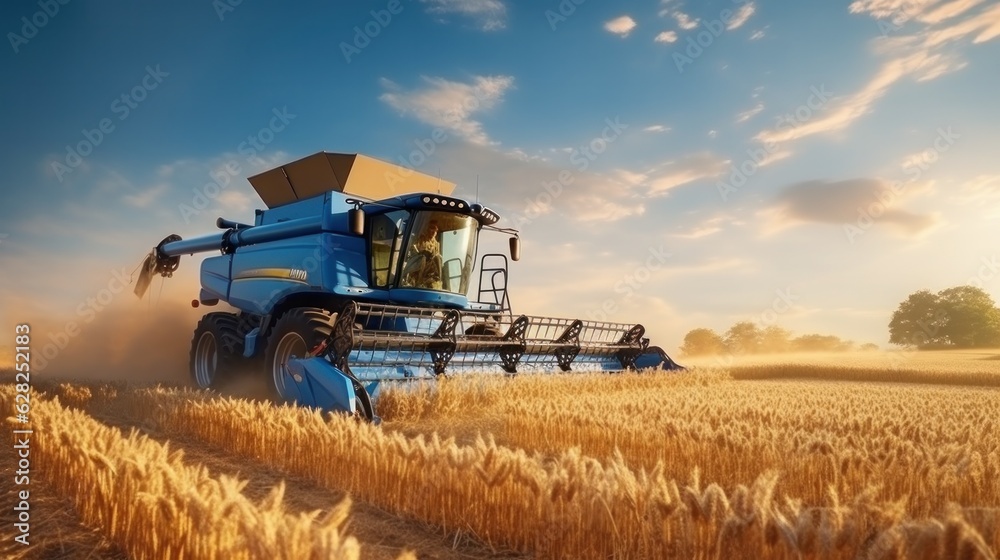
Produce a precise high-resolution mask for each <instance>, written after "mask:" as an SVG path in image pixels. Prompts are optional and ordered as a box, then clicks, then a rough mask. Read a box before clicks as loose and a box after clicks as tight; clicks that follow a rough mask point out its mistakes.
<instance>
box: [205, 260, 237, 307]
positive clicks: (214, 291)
mask: <svg viewBox="0 0 1000 560" xmlns="http://www.w3.org/2000/svg"><path fill="white" fill-rule="evenodd" d="M232 260H233V257H232V255H219V256H216V257H208V258H206V259H205V260H203V261H202V262H201V289H202V292H203V293H204V292H208V293H209V294H211V297H215V298H219V299H221V300H222V301H228V300H229V272H230V267H231V265H232ZM203 295H204V294H203ZM201 299H205V298H204V297H202V298H201Z"/></svg>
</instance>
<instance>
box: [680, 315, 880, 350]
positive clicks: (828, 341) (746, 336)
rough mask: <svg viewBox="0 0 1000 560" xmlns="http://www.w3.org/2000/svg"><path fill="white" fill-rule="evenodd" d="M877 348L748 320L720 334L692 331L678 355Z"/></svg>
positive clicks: (686, 337)
mask: <svg viewBox="0 0 1000 560" xmlns="http://www.w3.org/2000/svg"><path fill="white" fill-rule="evenodd" d="M877 349H878V346H876V345H874V344H871V343H865V344H862V345H860V346H857V345H856V344H855V343H854V342H853V341H851V340H844V339H841V338H840V337H836V336H833V335H828V334H804V335H801V336H794V337H793V335H792V332H791V331H788V330H787V329H783V328H781V327H779V326H777V325H770V326H767V327H764V328H760V327H758V326H757V324H756V323H753V322H750V321H741V322H739V323H736V324H734V325H733V326H731V327H729V330H727V331H726V332H725V333H724V334H721V335H720V334H718V333H717V332H715V331H714V330H712V329H706V328H699V329H694V330H691V331H689V332H688V333H687V334H686V335H685V336H684V344H682V345H681V352H682V353H683V354H684V355H685V356H702V355H722V354H770V353H779V352H847V351H849V350H877Z"/></svg>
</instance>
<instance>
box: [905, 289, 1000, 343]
mask: <svg viewBox="0 0 1000 560" xmlns="http://www.w3.org/2000/svg"><path fill="white" fill-rule="evenodd" d="M889 342H891V343H892V344H898V345H900V346H907V347H911V348H991V347H996V346H1000V309H998V308H997V306H996V304H995V303H994V302H993V298H992V297H990V295H989V294H987V293H986V292H985V291H983V290H982V289H981V288H977V287H975V286H958V287H955V288H948V289H946V290H941V291H940V292H938V293H936V294H935V293H931V292H930V291H928V290H920V291H917V292H913V293H912V294H910V295H909V297H907V298H906V299H905V300H903V302H902V303H900V304H899V307H898V308H896V311H895V312H894V313H893V314H892V320H890V321H889Z"/></svg>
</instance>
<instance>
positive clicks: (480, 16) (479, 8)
mask: <svg viewBox="0 0 1000 560" xmlns="http://www.w3.org/2000/svg"><path fill="white" fill-rule="evenodd" d="M420 1H421V2H422V3H423V4H424V5H426V6H427V11H428V12H430V13H432V14H438V15H450V14H455V15H459V16H461V17H464V18H467V19H470V20H472V21H473V22H474V23H475V25H476V27H478V28H479V29H482V30H483V31H495V30H498V29H503V28H505V27H507V6H506V5H505V4H504V3H503V2H501V1H500V0H420Z"/></svg>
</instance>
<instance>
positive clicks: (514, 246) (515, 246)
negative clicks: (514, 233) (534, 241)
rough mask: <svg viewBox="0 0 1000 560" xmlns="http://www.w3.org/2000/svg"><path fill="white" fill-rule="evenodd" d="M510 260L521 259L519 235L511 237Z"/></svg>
mask: <svg viewBox="0 0 1000 560" xmlns="http://www.w3.org/2000/svg"><path fill="white" fill-rule="evenodd" d="M510 260H512V261H519V260H521V238H519V237H511V238H510Z"/></svg>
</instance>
